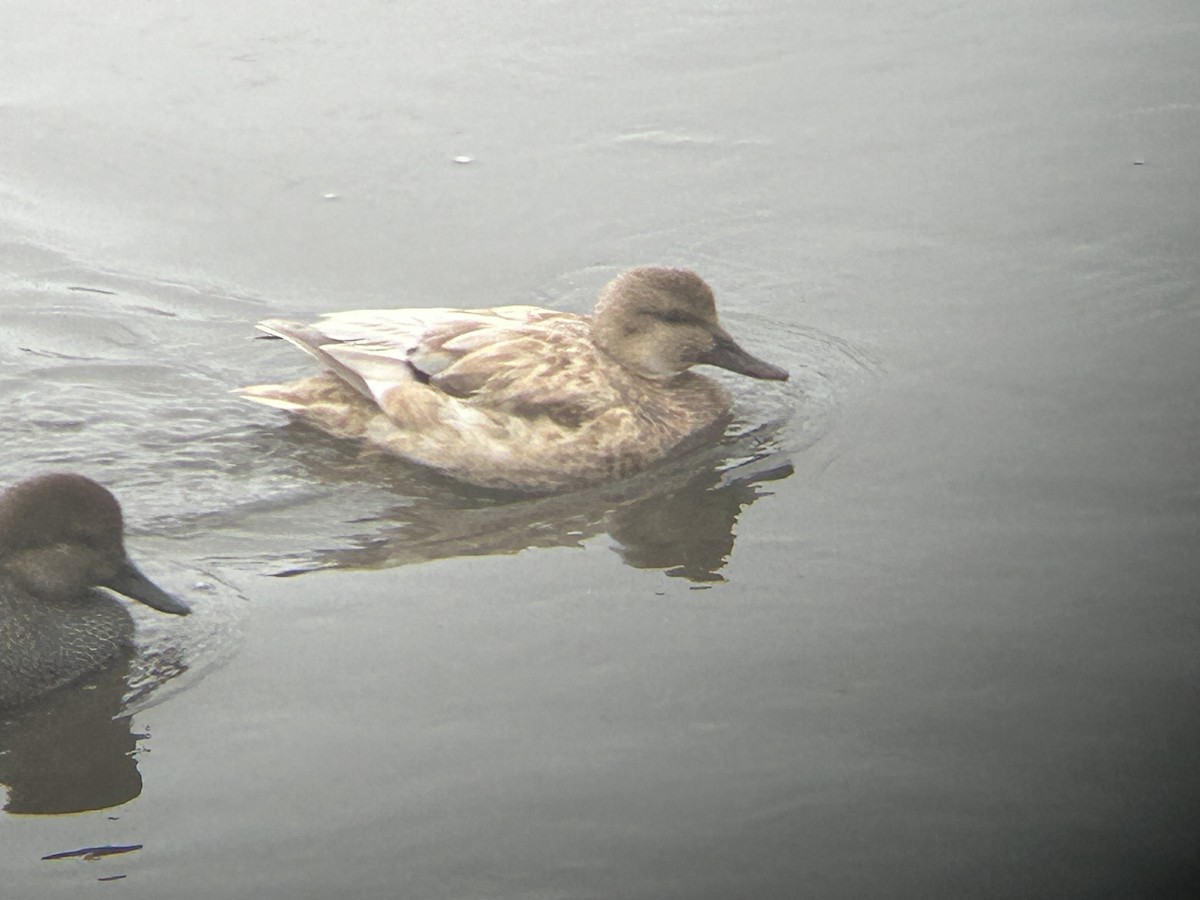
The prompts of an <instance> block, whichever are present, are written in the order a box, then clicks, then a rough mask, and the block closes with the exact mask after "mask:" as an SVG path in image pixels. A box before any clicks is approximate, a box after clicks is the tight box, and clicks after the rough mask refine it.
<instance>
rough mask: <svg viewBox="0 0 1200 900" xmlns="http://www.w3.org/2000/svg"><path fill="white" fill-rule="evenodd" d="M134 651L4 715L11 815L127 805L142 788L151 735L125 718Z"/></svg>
mask: <svg viewBox="0 0 1200 900" xmlns="http://www.w3.org/2000/svg"><path fill="white" fill-rule="evenodd" d="M132 655H133V654H132V651H126V652H125V653H124V654H123V655H122V656H121V657H119V658H117V659H115V660H113V661H112V662H111V663H109V664H108V665H107V666H105V667H104V668H103V669H100V670H97V671H95V672H92V673H90V674H89V675H88V676H87V677H86V678H85V680H83V681H81V682H77V683H75V684H72V685H70V686H68V687H64V688H60V689H59V690H57V691H54V692H52V693H50V694H48V695H46V696H45V697H42V698H40V699H39V700H37V701H36V702H34V703H33V704H32V705H28V706H24V707H22V708H21V709H20V711H18V712H14V713H7V714H0V784H2V785H7V787H8V802H7V803H6V804H5V806H4V810H5V811H6V812H9V813H23V814H40V815H52V814H57V813H76V812H85V811H87V810H93V809H107V808H109V807H112V806H120V805H121V804H122V803H127V802H128V801H130V800H132V799H133V798H134V797H137V796H138V794H140V793H141V790H142V778H141V775H140V774H139V773H138V768H137V757H136V755H135V753H134V751H135V750H136V749H137V743H138V741H139V740H141V739H143V738H144V737H145V735H143V734H135V733H133V732H132V731H131V730H130V718H131V717H130V716H129V715H121V713H122V710H123V707H124V703H125V694H126V690H127V684H126V679H127V677H128V675H129V670H130V662H131V659H132Z"/></svg>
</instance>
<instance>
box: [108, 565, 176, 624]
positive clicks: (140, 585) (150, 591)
mask: <svg viewBox="0 0 1200 900" xmlns="http://www.w3.org/2000/svg"><path fill="white" fill-rule="evenodd" d="M103 586H104V587H106V588H108V589H109V590H113V591H116V592H117V593H118V594H124V595H125V596H126V597H128V598H129V599H130V600H137V601H138V602H139V603H145V604H146V605H147V606H149V607H153V608H154V609H157V610H159V611H160V612H165V613H173V614H175V615H177V616H186V615H187V614H188V613H190V612H191V609H189V608H188V606H187V604H186V603H184V602H183V601H182V600H179V599H177V598H175V597H172V596H171V595H170V594H168V593H167V592H166V591H164V590H163V589H162V588H160V587H159V586H158V585H157V584H155V583H154V582H153V581H151V580H150V579H149V578H147V577H146V576H145V575H143V574H142V570H141V569H139V568H138V567H137V566H135V565H134V564H133V561H132V560H129V559H126V560H125V562H123V563H121V568H119V569H118V570H117V574H116V575H114V576H113V577H112V578H110V579H109V580H108V581H106V582H104V585H103Z"/></svg>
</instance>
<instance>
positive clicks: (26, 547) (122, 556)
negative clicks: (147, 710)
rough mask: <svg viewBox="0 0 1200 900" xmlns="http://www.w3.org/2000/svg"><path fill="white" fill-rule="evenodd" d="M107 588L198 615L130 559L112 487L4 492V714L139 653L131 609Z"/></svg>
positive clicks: (0, 556) (0, 646)
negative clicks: (133, 652)
mask: <svg viewBox="0 0 1200 900" xmlns="http://www.w3.org/2000/svg"><path fill="white" fill-rule="evenodd" d="M99 588H107V589H108V591H113V592H116V593H117V594H121V595H123V596H125V597H128V598H129V599H132V600H137V601H140V602H141V603H144V604H146V605H147V606H150V607H152V608H154V609H156V610H159V611H161V612H164V613H171V614H173V615H179V616H186V615H187V614H188V613H189V612H190V608H189V607H188V605H187V604H186V603H184V602H183V601H182V600H179V599H178V598H177V597H174V596H172V595H171V594H168V593H167V592H166V591H164V590H163V589H162V588H160V587H159V586H158V585H156V584H155V583H154V582H153V581H151V580H150V579H149V578H147V577H146V576H145V575H144V574H143V573H142V571H141V570H140V569H139V568H138V567H137V566H136V565H135V564H134V562H133V561H132V560H131V559H130V558H129V556H128V555H127V554H126V552H125V541H124V525H123V520H122V515H121V505H120V503H118V502H117V499H116V497H114V496H113V495H112V493H111V492H109V490H108V489H107V488H105V487H104V486H103V485H101V484H99V483H98V482H95V481H93V480H92V479H90V478H87V477H85V476H83V475H78V474H75V473H71V472H52V473H48V474H44V475H37V476H34V477H32V478H27V479H25V480H23V481H20V482H18V483H16V484H14V485H12V486H11V487H9V488H8V489H7V490H5V491H4V493H3V494H0V709H3V710H10V709H15V708H17V707H20V706H24V705H25V704H27V703H29V702H30V701H32V700H34V699H36V698H38V697H40V696H42V695H43V694H46V693H49V692H51V691H53V690H54V689H56V688H59V687H62V686H64V685H66V684H69V683H71V682H74V681H76V680H77V679H79V678H81V677H82V676H84V675H86V674H88V673H90V672H93V671H96V670H99V669H101V668H103V667H104V666H105V665H106V664H107V663H109V662H111V661H112V660H114V659H116V658H117V657H118V656H120V655H121V654H122V653H124V652H127V651H128V650H129V648H131V647H132V646H133V637H134V623H133V618H132V617H131V616H130V614H129V611H128V610H127V609H126V608H125V607H124V605H123V604H122V603H121V602H120V601H119V600H117V599H116V598H115V597H113V596H112V595H111V594H109V593H108V592H107V591H102V590H99Z"/></svg>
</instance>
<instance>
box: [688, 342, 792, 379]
mask: <svg viewBox="0 0 1200 900" xmlns="http://www.w3.org/2000/svg"><path fill="white" fill-rule="evenodd" d="M713 337H714V338H715V340H714V341H713V345H712V349H711V350H709V351H708V352H707V353H705V354H703V355H702V356H701V357H700V362H702V363H708V364H709V365H710V366H720V367H721V368H722V369H728V370H729V371H730V372H737V373H738V374H739V375H749V376H750V377H751V378H764V379H767V380H769V381H787V380H788V373H787V369H781V368H779V366H773V365H771V364H770V363H769V362H767V361H766V360H762V359H759V358H758V357H757V356H752V355H751V354H749V353H747V352H746V351H745V350H743V349H742V348H741V347H740V346H739V345H738V342H737V341H735V340H734V339H733V338H731V337H730V336H729V335H728V334H726V333H725V332H724V331H718V332H716V334H714V335H713Z"/></svg>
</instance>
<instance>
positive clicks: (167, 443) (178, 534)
mask: <svg viewBox="0 0 1200 900" xmlns="http://www.w3.org/2000/svg"><path fill="white" fill-rule="evenodd" d="M0 21H2V22H3V24H4V31H5V34H6V36H7V41H6V50H5V53H4V54H3V55H2V56H0V133H2V134H3V135H4V139H3V140H2V141H0V201H2V203H0V260H2V262H3V265H2V266H0V273H2V276H3V281H2V282H0V310H3V312H4V320H5V324H4V327H3V328H2V329H0V397H2V398H3V403H0V430H2V432H3V434H4V435H5V441H4V443H3V446H0V482H2V483H8V482H11V481H12V480H15V479H17V478H19V477H22V476H24V475H26V474H30V473H32V472H34V471H39V470H43V469H47V468H71V469H75V470H78V471H82V472H85V473H86V474H89V475H92V476H93V477H96V478H99V479H100V480H102V481H104V482H105V483H106V484H109V485H110V486H111V487H112V488H113V490H114V491H115V492H116V493H117V494H118V496H119V497H120V498H121V499H122V501H123V503H124V504H125V507H126V513H127V517H128V520H129V530H130V541H129V542H130V546H131V549H132V551H133V553H134V554H135V555H136V556H137V558H138V559H139V560H142V561H144V563H145V568H146V569H147V571H148V572H149V573H150V574H151V575H152V576H153V577H154V578H155V579H156V580H157V581H159V582H160V583H162V584H163V585H164V586H165V587H168V588H170V589H172V590H174V591H177V592H178V593H180V594H182V595H184V596H186V597H187V598H188V599H189V600H190V601H191V602H193V605H194V606H195V607H196V609H197V612H196V614H195V615H194V616H191V617H189V618H188V619H186V620H180V621H170V622H164V621H162V620H161V618H156V617H154V616H153V615H152V614H146V615H140V616H139V623H140V624H141V626H142V627H143V630H142V648H141V653H140V654H139V656H138V657H137V658H136V659H134V660H132V661H131V663H130V665H131V667H132V672H133V678H132V681H133V684H134V686H135V688H136V690H135V691H134V694H135V696H126V695H127V694H128V693H129V688H128V686H127V685H125V683H124V682H123V679H121V678H120V677H117V678H111V677H109V678H106V679H105V680H103V681H102V683H98V684H97V685H95V688H94V690H93V691H90V692H86V693H85V692H75V693H70V694H66V695H63V696H62V697H60V698H58V699H57V701H56V703H57V704H58V705H57V706H56V707H55V708H54V709H49V710H41V711H40V712H39V713H38V714H39V715H41V719H40V720H39V721H38V722H36V723H32V724H31V723H30V721H28V720H26V719H22V720H21V721H18V722H11V723H8V724H7V725H5V726H4V730H3V732H0V740H3V742H4V746H5V749H6V750H7V751H8V752H7V754H6V756H5V757H0V776H2V777H0V783H4V784H7V785H8V788H9V790H8V807H9V809H8V812H7V813H6V814H4V815H0V835H2V837H0V859H2V860H3V862H4V870H5V885H6V887H5V894H6V896H7V895H8V894H10V893H11V894H12V896H17V897H25V896H37V897H57V896H68V895H69V896H74V895H75V894H76V892H77V891H78V890H79V889H80V886H81V885H82V884H85V883H94V882H95V881H96V880H97V879H99V878H108V877H114V876H126V877H124V878H122V879H121V880H120V885H121V887H120V890H122V891H123V892H125V893H126V894H127V895H129V896H132V897H160V896H168V895H169V896H197V897H199V896H203V897H242V896H248V895H254V896H280V897H289V898H296V897H313V898H323V897H327V896H329V895H331V894H332V893H335V892H336V893H338V894H345V895H348V896H356V897H394V896H413V897H474V896H479V897H597V898H600V897H604V898H607V897H653V898H662V897H688V898H692V897H710V896H711V897H730V896H756V897H793V896H816V897H847V898H850V897H853V898H862V897H889V898H892V897H922V898H924V897H930V896H972V897H1047V896H1053V897H1097V896H1114V897H1116V896H1121V897H1129V896H1155V897H1175V896H1178V897H1185V896H1193V895H1194V888H1195V886H1196V883H1197V881H1198V880H1200V877H1198V876H1200V860H1198V859H1197V856H1196V849H1195V848H1196V847H1197V846H1200V842H1197V840H1196V833H1197V825H1198V823H1197V818H1198V817H1197V813H1196V810H1197V809H1200V779H1198V778H1197V775H1196V768H1195V763H1194V748H1195V746H1196V743H1197V739H1200V727H1198V724H1197V716H1196V711H1195V710H1196V696H1197V688H1198V681H1200V662H1197V660H1198V659H1200V654H1198V653H1197V650H1198V649H1200V615H1198V613H1197V607H1196V600H1197V596H1198V594H1200V590H1198V588H1200V562H1198V561H1197V553H1196V535H1197V533H1198V532H1200V528H1198V526H1200V464H1198V463H1197V456H1196V448H1197V446H1200V413H1198V411H1197V405H1196V399H1195V398H1196V386H1197V384H1198V376H1200V362H1198V360H1200V288H1198V284H1200V262H1197V256H1196V253H1195V248H1196V246H1197V245H1198V244H1200V226H1198V225H1197V216H1196V201H1195V200H1194V199H1193V198H1195V197H1197V196H1200V184H1198V182H1200V167H1198V166H1197V165H1196V159H1197V156H1196V154H1197V148H1198V147H1200V74H1198V71H1197V69H1196V67H1195V64H1194V61H1195V59H1196V58H1197V51H1198V50H1200V15H1198V14H1197V12H1196V10H1195V9H1194V7H1193V5H1192V4H1188V3H1171V2H1167V0H1157V2H1153V3H1150V4H1140V5H1137V6H1128V5H1120V4H1116V3H1110V2H1102V3H1073V2H1067V0H1057V2H1054V3H1051V4H1048V5H1047V4H1038V5H1034V4H1019V5H1014V4H1003V5H994V6H988V5H951V4H936V3H932V2H918V0H910V2H906V3H903V4H870V3H859V4H853V5H850V6H847V5H845V4H818V3H814V2H807V3H802V4H783V3H771V2H762V3H755V4H752V5H735V4H719V3H712V4H686V3H669V4H660V5H658V6H654V7H642V6H635V5H628V4H627V5H618V6H615V7H614V6H612V5H609V6H606V7H604V9H603V10H600V9H599V8H597V9H594V10H593V9H584V8H583V7H579V6H577V5H571V4H554V3H540V4H536V5H534V6H529V5H525V6H521V7H516V6H497V5H494V4H492V5H482V6H481V5H478V4H476V5H474V6H472V5H467V4H459V5H454V4H452V5H450V6H447V5H445V4H439V5H436V6H435V5H433V4H413V3H409V4H403V5H400V4H388V3H377V2H371V3H368V2H365V0H360V2H355V3H352V4H349V5H347V4H342V5H341V6H339V7H338V8H337V10H336V11H335V10H333V8H332V7H325V6H321V5H317V4H304V5H299V6H298V5H296V4H288V5H286V6H285V5H283V4H274V5H271V4H266V5H264V4H258V5H255V6H253V7H245V6H244V5H240V4H233V3H228V2H224V0H221V2H216V3H208V4H205V5H203V6H199V5H194V6H187V5H183V6H181V5H179V4H175V5H173V6H170V7H161V6H149V7H146V6H142V5H138V4H133V3H128V2H123V0H122V2H118V3H117V4H116V5H115V6H114V5H112V4H110V5H109V6H107V7H106V8H105V11H104V14H103V15H99V14H98V13H97V12H95V11H94V10H92V9H91V8H90V7H86V6H84V5H83V4H78V3H74V2H68V0H63V2H58V3H52V4H45V3H36V4H35V3H28V2H23V0H10V2H9V3H8V4H6V5H5V8H4V10H3V11H2V12H0ZM456 157H469V158H470V162H466V163H460V162H455V158H456ZM642 262H661V263H667V264H682V265H688V266H690V267H693V268H695V269H696V270H697V271H699V272H700V273H701V274H702V275H704V276H705V277H706V278H707V279H708V280H709V281H710V282H711V283H712V284H713V286H714V287H715V289H716V291H717V295H718V304H719V308H720V309H721V312H722V316H723V318H724V320H725V324H726V325H727V327H728V328H729V330H730V331H731V332H732V333H734V334H735V335H736V336H738V338H739V339H740V340H741V341H742V342H743V343H744V344H745V345H746V346H747V347H748V348H749V349H750V350H751V351H752V352H754V353H756V354H757V355H760V356H762V357H763V358H765V359H768V360H771V361H772V362H776V363H779V364H781V365H784V366H786V367H788V368H789V369H790V370H791V371H792V373H793V381H792V382H789V383H788V384H787V385H784V386H776V385H761V384H759V383H752V382H748V381H747V380H744V379H736V378H735V377H730V378H728V379H725V380H726V383H727V384H728V385H729V386H730V387H731V389H733V390H734V392H735V396H736V398H737V401H738V423H737V426H736V427H735V429H733V430H732V432H731V434H730V435H729V436H728V437H727V438H726V440H725V441H724V442H722V443H721V444H720V445H719V446H717V447H713V448H709V449H707V450H705V451H701V452H699V453H697V454H695V455H693V456H690V457H688V458H686V459H683V460H678V461H675V462H674V463H672V464H671V465H670V466H668V467H666V468H665V469H663V470H662V471H660V472H656V473H653V474H652V475H651V476H649V477H643V478H640V479H633V480H631V481H630V482H629V483H626V484H621V485H613V486H608V487H605V488H601V489H596V490H594V491H589V492H585V493H583V494H580V495H575V496H571V497H559V498H539V499H530V498H519V497H513V496H504V495H495V494H489V493H487V492H479V491H474V490H472V489H469V488H465V487H462V486H457V485H454V484H452V483H450V482H447V481H446V480H444V479H440V478H438V477H436V476H431V475H430V474H429V473H426V472H423V471H421V470H420V469H418V468H416V467H412V466H408V465H405V464H403V463H400V462H396V461H391V460H386V459H382V458H380V457H377V456H370V455H362V454H360V453H359V452H358V451H357V449H356V448H354V447H348V446H345V445H344V444H342V443H340V442H338V441H334V440H331V439H328V438H325V437H323V436H321V435H318V434H316V433H314V432H313V431H311V430H309V429H306V428H304V427H302V426H289V425H287V424H286V423H285V422H284V421H283V418H282V417H281V416H279V415H277V414H275V413H274V412H272V411H271V410H266V409H262V408H258V407H254V406H251V405H249V404H245V403H242V402H240V401H238V400H237V399H236V398H235V397H233V396H231V395H229V394H228V393H227V392H228V391H229V390H230V389H231V388H234V387H237V386H239V385H241V384H245V383H254V382H259V381H266V380H278V379H282V378H286V377H289V376H290V375H293V374H298V373H300V372H302V371H305V368H306V366H307V363H306V361H305V360H304V359H302V358H300V356H299V354H296V353H294V351H290V350H289V349H288V348H286V347H282V346H278V345H275V344H270V343H267V342H261V341H255V340H254V339H253V334H254V332H253V328H252V326H253V323H254V322H255V321H257V320H258V319H261V318H266V317H269V316H276V315H278V316H286V317H289V318H299V319H303V318H305V317H309V316H315V315H317V314H319V313H320V312H322V311H325V310H332V309H347V308H362V307H376V306H381V305H383V306H386V305H428V306H433V305H452V306H480V305H494V304H500V303H524V302H536V303H541V304H544V305H549V306H555V307H557V308H563V309H571V310H576V311H584V310H586V309H588V308H589V306H590V304H591V299H592V296H593V295H594V293H595V291H596V290H597V289H598V288H599V286H600V285H601V284H603V282H604V281H605V280H606V279H607V278H608V277H609V276H611V274H613V273H614V272H616V271H618V270H619V269H621V268H623V267H625V266H627V265H632V264H636V263H642ZM281 574H287V575H290V577H273V576H278V575H281ZM109 674H110V675H111V674H112V673H109ZM123 674H124V673H123V672H119V673H117V675H123ZM51 713H53V714H51ZM113 716H116V718H113ZM131 750H132V752H133V756H132V757H131V756H130V755H129V754H130V752H131ZM131 761H132V763H133V765H131ZM14 782H15V783H16V784H15V785H14ZM39 807H40V809H39ZM95 807H102V808H98V809H94V811H91V812H81V813H79V814H76V815H46V814H40V815H39V814H38V813H39V812H42V813H48V812H51V811H57V812H62V811H64V810H67V809H72V808H74V809H79V810H84V809H93V808H95ZM137 845H141V847H140V849H136V850H131V851H129V852H125V853H120V854H114V855H108V856H105V857H103V858H102V859H99V860H96V861H93V862H83V861H81V860H79V859H76V858H72V859H62V860H49V861H44V860H43V859H42V857H43V856H46V855H49V854H53V853H58V852H62V851H70V850H76V849H81V848H87V847H98V846H118V847H134V846H137Z"/></svg>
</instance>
